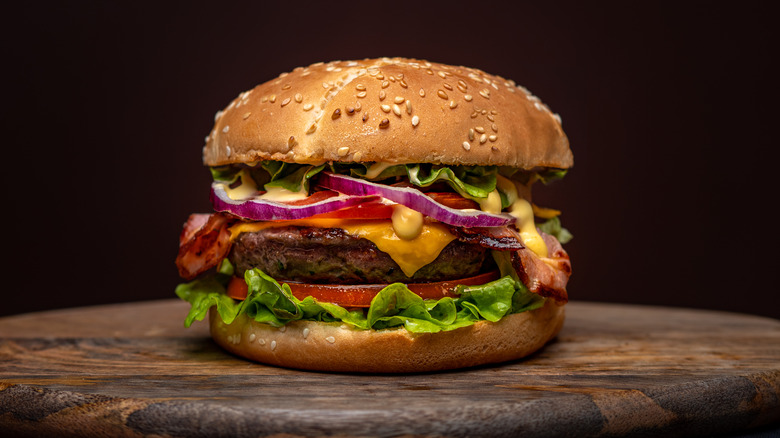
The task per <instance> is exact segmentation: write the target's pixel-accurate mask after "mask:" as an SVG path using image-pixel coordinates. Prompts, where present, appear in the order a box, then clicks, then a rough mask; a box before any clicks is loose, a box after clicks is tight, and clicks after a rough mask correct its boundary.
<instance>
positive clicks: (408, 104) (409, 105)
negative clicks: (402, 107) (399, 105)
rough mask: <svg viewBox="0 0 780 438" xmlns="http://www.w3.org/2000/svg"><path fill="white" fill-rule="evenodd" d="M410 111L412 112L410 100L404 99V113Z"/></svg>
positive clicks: (409, 112)
mask: <svg viewBox="0 0 780 438" xmlns="http://www.w3.org/2000/svg"><path fill="white" fill-rule="evenodd" d="M411 113H412V101H411V100H407V101H406V114H411Z"/></svg>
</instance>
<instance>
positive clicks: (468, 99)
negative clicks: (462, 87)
mask: <svg viewBox="0 0 780 438" xmlns="http://www.w3.org/2000/svg"><path fill="white" fill-rule="evenodd" d="M463 98H464V99H466V102H471V99H473V97H472V96H471V95H470V94H467V95H465V96H463Z"/></svg>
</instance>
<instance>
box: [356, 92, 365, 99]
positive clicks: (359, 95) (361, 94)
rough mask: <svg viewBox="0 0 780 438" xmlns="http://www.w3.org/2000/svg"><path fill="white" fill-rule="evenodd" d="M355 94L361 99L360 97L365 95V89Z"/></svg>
mask: <svg viewBox="0 0 780 438" xmlns="http://www.w3.org/2000/svg"><path fill="white" fill-rule="evenodd" d="M356 96H357V97H359V98H361V99H362V98H364V97H366V92H365V91H361V92H360V93H358V94H356Z"/></svg>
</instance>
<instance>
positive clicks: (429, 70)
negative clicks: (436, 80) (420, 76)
mask: <svg viewBox="0 0 780 438" xmlns="http://www.w3.org/2000/svg"><path fill="white" fill-rule="evenodd" d="M425 73H428V74H429V75H432V74H433V70H431V69H430V68H429V69H426V70H425Z"/></svg>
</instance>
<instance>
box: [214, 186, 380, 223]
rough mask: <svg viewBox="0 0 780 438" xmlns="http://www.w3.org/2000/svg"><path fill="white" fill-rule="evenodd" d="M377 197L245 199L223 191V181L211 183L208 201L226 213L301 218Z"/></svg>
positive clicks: (265, 218)
mask: <svg viewBox="0 0 780 438" xmlns="http://www.w3.org/2000/svg"><path fill="white" fill-rule="evenodd" d="M378 198H379V197H378V196H348V195H340V196H335V197H332V198H327V199H325V200H322V201H319V202H315V203H313V204H308V205H289V204H285V203H282V202H276V201H268V200H265V199H259V198H255V199H247V200H235V199H231V198H230V197H229V196H228V195H227V192H225V185H224V184H223V183H218V182H215V183H212V184H211V203H212V205H214V210H216V211H219V212H228V213H231V214H234V215H236V216H239V217H242V218H244V219H249V220H254V221H274V220H294V219H304V218H307V217H310V216H314V215H315V214H320V213H328V212H331V211H335V210H340V209H342V208H346V207H351V206H353V205H357V204H362V203H364V202H367V201H373V200H376V199H378Z"/></svg>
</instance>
